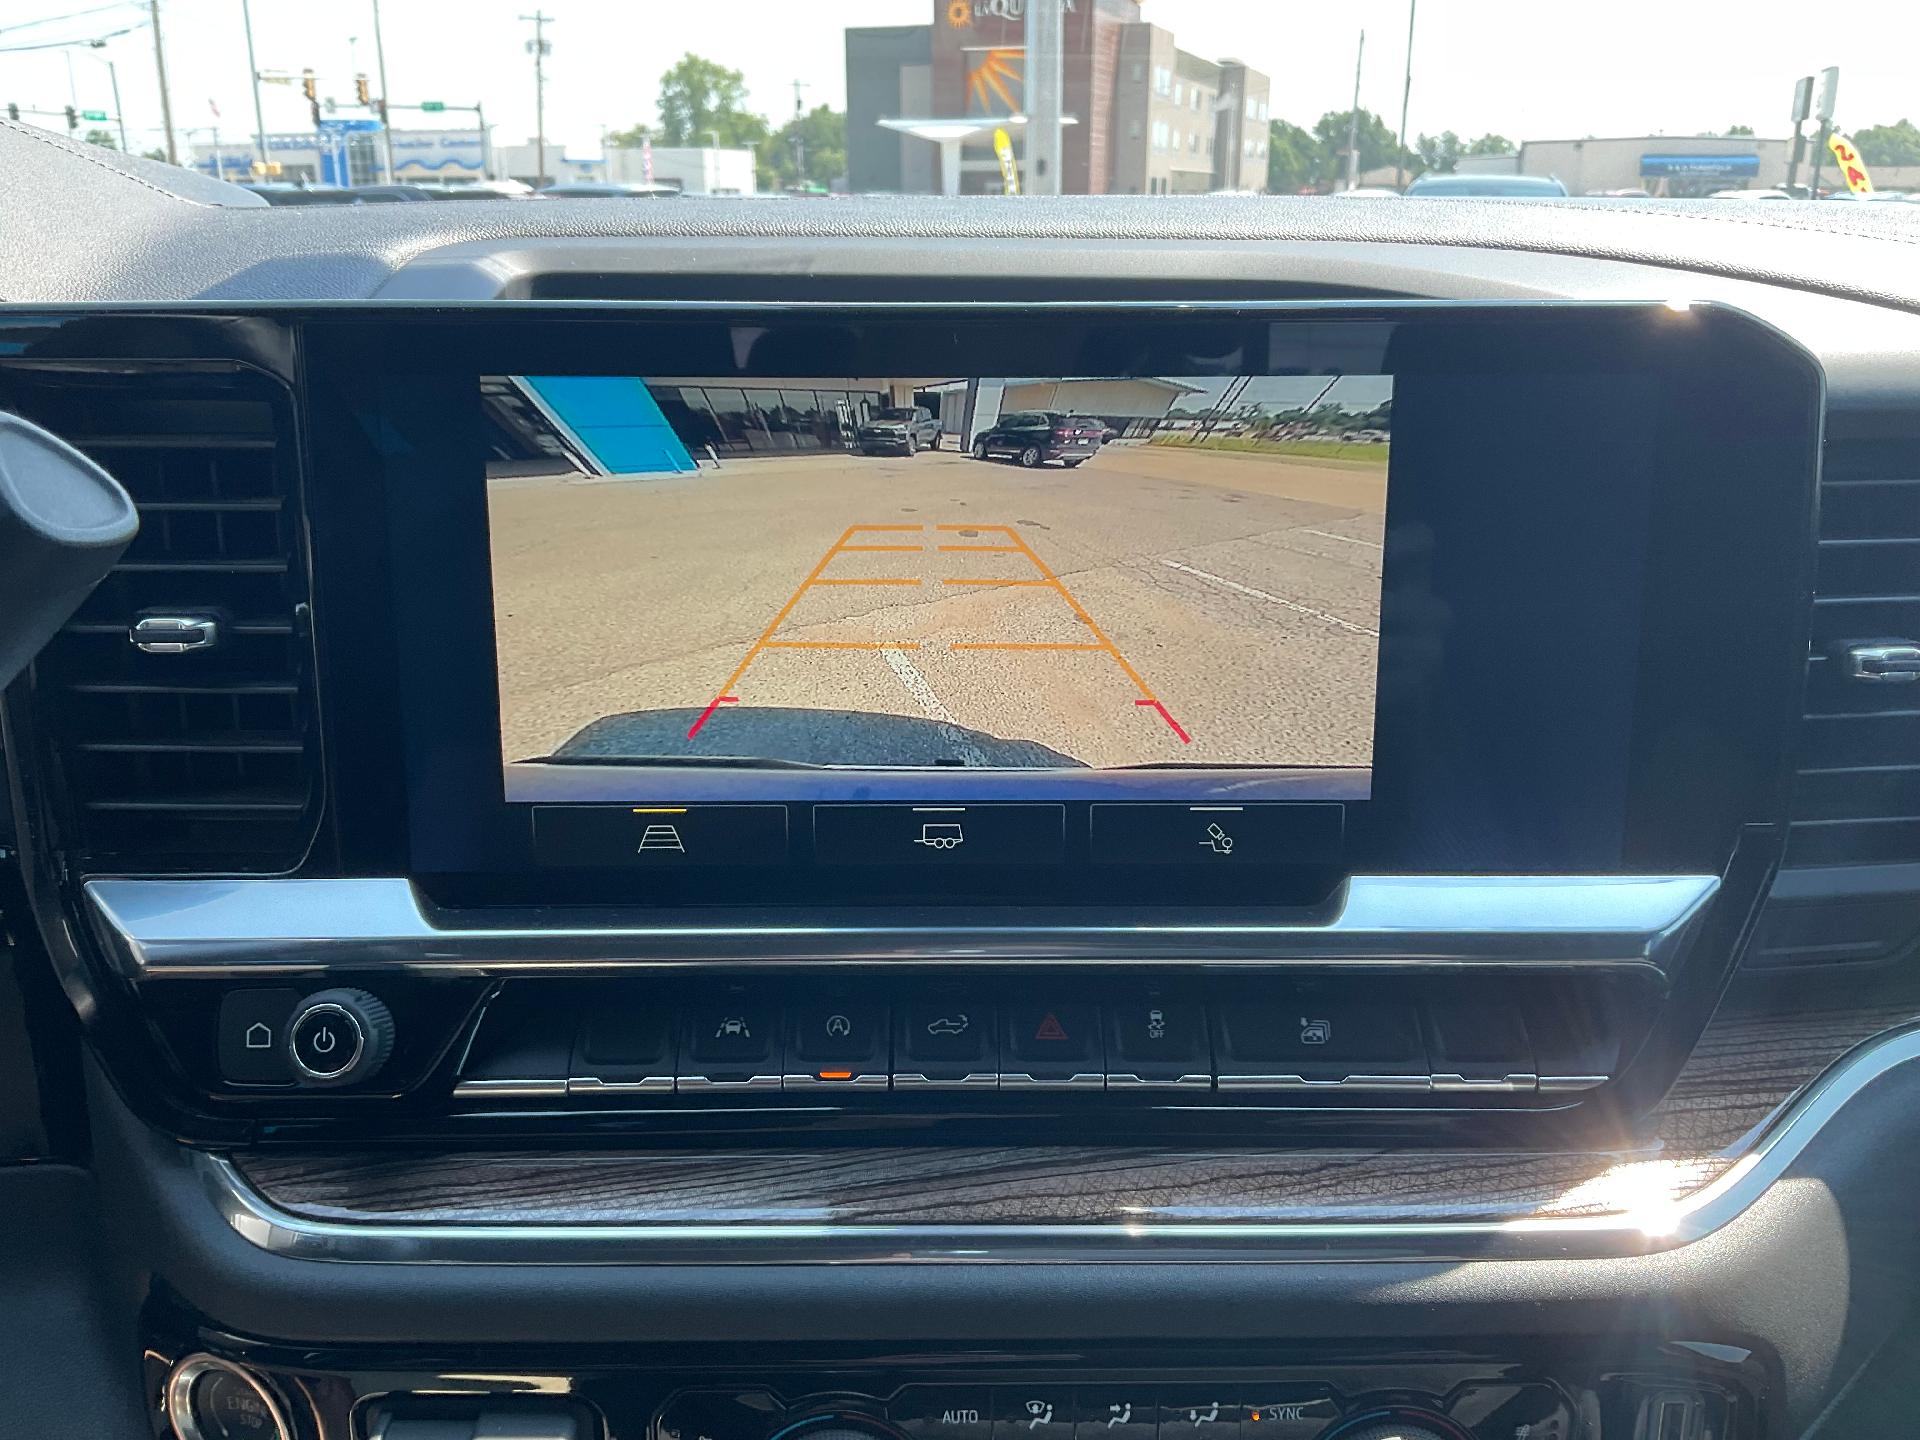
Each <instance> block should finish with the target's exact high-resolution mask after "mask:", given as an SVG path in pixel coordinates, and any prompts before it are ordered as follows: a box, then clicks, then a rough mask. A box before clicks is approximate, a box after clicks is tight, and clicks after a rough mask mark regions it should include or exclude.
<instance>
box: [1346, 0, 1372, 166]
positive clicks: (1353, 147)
mask: <svg viewBox="0 0 1920 1440" xmlns="http://www.w3.org/2000/svg"><path fill="white" fill-rule="evenodd" d="M1366 58H1367V32H1366V31H1364V30H1362V31H1361V32H1360V50H1359V53H1358V54H1356V55H1355V56H1354V57H1353V109H1351V110H1349V111H1348V112H1347V189H1349V190H1358V189H1359V188H1360V64H1361V62H1362V61H1363V60H1365V59H1366Z"/></svg>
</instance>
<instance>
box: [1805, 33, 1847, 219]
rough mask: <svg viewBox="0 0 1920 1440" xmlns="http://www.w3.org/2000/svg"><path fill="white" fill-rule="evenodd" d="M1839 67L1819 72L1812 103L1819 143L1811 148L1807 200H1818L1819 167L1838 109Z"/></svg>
mask: <svg viewBox="0 0 1920 1440" xmlns="http://www.w3.org/2000/svg"><path fill="white" fill-rule="evenodd" d="M1839 99H1840V67H1839V66H1838V65H1829V66H1828V67H1827V68H1826V69H1824V70H1822V71H1821V72H1820V96H1819V98H1818V99H1817V100H1815V101H1814V102H1813V118H1814V119H1816V120H1818V121H1819V122H1820V141H1819V143H1818V144H1816V145H1815V146H1814V147H1813V178H1812V179H1811V180H1809V181H1808V182H1807V198H1808V199H1809V200H1818V199H1819V198H1820V165H1821V162H1822V161H1824V160H1825V159H1826V158H1827V140H1828V138H1829V137H1830V136H1831V135H1832V134H1833V117H1834V112H1835V111H1836V110H1837V109H1838V108H1839Z"/></svg>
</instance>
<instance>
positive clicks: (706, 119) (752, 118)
mask: <svg viewBox="0 0 1920 1440" xmlns="http://www.w3.org/2000/svg"><path fill="white" fill-rule="evenodd" d="M766 137H767V122H766V119H765V118H764V117H763V116H759V115H756V114H754V113H753V112H752V111H751V110H749V109H747V81H746V77H745V76H744V75H742V74H741V73H740V72H739V71H738V70H729V69H727V67H726V66H724V65H721V64H719V63H718V62H716V61H713V60H708V59H706V58H705V57H704V56H700V55H695V54H693V53H691V52H689V53H687V54H685V55H682V56H681V57H680V59H679V60H678V61H677V62H676V63H675V64H674V66H673V68H672V69H670V70H668V71H667V73H666V74H664V75H662V76H661V77H660V134H659V136H658V140H659V143H661V144H663V145H706V144H711V143H718V144H720V145H758V144H759V143H760V142H761V141H762V140H764V139H766Z"/></svg>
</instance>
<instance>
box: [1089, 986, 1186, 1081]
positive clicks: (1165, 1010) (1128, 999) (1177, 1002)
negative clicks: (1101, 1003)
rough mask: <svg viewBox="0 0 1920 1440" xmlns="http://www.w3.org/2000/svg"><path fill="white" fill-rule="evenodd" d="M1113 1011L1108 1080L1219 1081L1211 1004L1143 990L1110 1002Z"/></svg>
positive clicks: (1110, 1014)
mask: <svg viewBox="0 0 1920 1440" xmlns="http://www.w3.org/2000/svg"><path fill="white" fill-rule="evenodd" d="M1106 1012H1107V1084H1108V1086H1109V1087H1110V1088H1111V1087H1118V1086H1133V1085H1144V1086H1156V1087H1159V1086H1170V1085H1178V1086H1192V1087H1202V1088H1204V1087H1206V1086H1210V1085H1212V1084H1213V1050H1212V1046H1211V1044H1210V1042H1209V1038H1208V1035H1207V1016H1206V1007H1205V1005H1203V1004H1202V1003H1201V1001H1200V1000H1199V999H1197V998H1190V997H1188V996H1184V995H1175V994H1161V993H1159V992H1156V991H1141V992H1136V993H1133V994H1123V995H1122V996H1120V997H1119V998H1117V999H1114V1000H1110V1001H1109V1002H1108V1003H1107V1006H1106Z"/></svg>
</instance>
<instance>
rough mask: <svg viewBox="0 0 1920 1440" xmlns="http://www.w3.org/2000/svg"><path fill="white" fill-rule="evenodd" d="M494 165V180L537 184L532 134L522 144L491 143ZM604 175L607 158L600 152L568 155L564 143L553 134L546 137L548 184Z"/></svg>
mask: <svg viewBox="0 0 1920 1440" xmlns="http://www.w3.org/2000/svg"><path fill="white" fill-rule="evenodd" d="M493 166H494V179H496V180H521V181H524V182H525V183H526V184H528V185H534V186H538V185H539V183H540V178H539V177H540V155H539V145H538V143H537V141H536V139H535V137H533V136H529V137H528V138H527V142H526V144H524V145H496V146H494V147H493ZM606 178H607V162H606V160H605V158H604V157H603V156H599V155H569V154H568V153H567V147H566V145H565V144H564V143H562V142H561V141H559V140H555V139H554V138H553V137H552V136H548V137H547V173H546V180H547V183H548V184H549V185H559V184H564V183H566V182H569V181H588V182H591V181H596V180H605V179H606Z"/></svg>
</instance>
